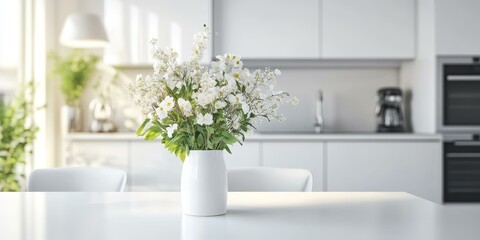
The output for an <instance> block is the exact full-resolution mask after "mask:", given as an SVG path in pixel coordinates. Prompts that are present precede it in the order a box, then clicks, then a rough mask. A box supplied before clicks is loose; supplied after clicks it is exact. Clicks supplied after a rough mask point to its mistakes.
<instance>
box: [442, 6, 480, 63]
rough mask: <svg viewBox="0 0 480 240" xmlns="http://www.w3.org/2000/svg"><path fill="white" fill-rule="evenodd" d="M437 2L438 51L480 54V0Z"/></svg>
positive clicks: (443, 53)
mask: <svg viewBox="0 0 480 240" xmlns="http://www.w3.org/2000/svg"><path fill="white" fill-rule="evenodd" d="M435 3H436V4H435V8H436V24H435V26H436V39H437V53H438V54H439V55H457V56H458V55H469V56H471V55H478V54H480V28H479V26H478V23H479V22H480V14H478V11H479V10H480V1H477V0H437V1H435Z"/></svg>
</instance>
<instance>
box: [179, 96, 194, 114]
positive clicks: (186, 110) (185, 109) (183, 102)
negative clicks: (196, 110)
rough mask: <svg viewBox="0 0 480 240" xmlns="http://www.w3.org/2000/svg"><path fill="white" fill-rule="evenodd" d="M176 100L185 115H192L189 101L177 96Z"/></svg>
mask: <svg viewBox="0 0 480 240" xmlns="http://www.w3.org/2000/svg"><path fill="white" fill-rule="evenodd" d="M177 102H178V106H179V107H180V110H182V112H183V114H184V115H185V116H187V117H189V116H191V115H192V104H191V103H190V102H189V101H187V100H185V99H183V98H179V99H178V101H177Z"/></svg>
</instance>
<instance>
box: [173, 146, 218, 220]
mask: <svg viewBox="0 0 480 240" xmlns="http://www.w3.org/2000/svg"><path fill="white" fill-rule="evenodd" d="M182 210H183V213H184V214H188V215H193V216H215V215H222V214H225V213H226V211H227V169H226V167H225V161H224V159H223V151H217V150H215V151H213V150H206V151H200V150H194V151H190V154H189V156H187V158H186V159H185V162H184V164H183V169H182Z"/></svg>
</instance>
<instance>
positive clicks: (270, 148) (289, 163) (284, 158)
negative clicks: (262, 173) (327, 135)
mask: <svg viewBox="0 0 480 240" xmlns="http://www.w3.org/2000/svg"><path fill="white" fill-rule="evenodd" d="M262 152H263V155H262V159H263V166H265V167H280V168H302V169H307V170H310V172H312V175H313V191H323V143H321V142H264V143H263V148H262Z"/></svg>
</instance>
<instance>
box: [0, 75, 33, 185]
mask: <svg viewBox="0 0 480 240" xmlns="http://www.w3.org/2000/svg"><path fill="white" fill-rule="evenodd" d="M33 92H34V84H33V82H30V83H26V84H23V85H22V86H21V88H20V91H19V92H18V93H17V95H16V96H15V97H14V98H13V99H12V101H10V102H9V103H5V102H4V101H3V100H2V99H0V191H2V192H4V191H6V192H15V191H20V190H21V184H20V182H21V180H22V179H23V178H24V177H25V176H24V174H23V171H22V170H21V167H22V166H23V165H24V164H25V162H26V160H25V159H26V157H27V154H29V153H31V152H32V143H33V140H34V139H35V135H36V133H37V131H38V127H37V126H35V124H34V121H33V119H32V118H33V112H34V105H33Z"/></svg>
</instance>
